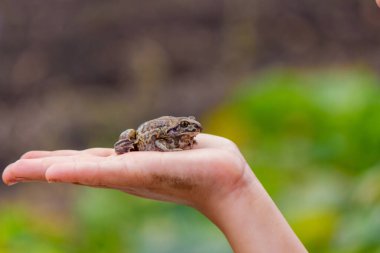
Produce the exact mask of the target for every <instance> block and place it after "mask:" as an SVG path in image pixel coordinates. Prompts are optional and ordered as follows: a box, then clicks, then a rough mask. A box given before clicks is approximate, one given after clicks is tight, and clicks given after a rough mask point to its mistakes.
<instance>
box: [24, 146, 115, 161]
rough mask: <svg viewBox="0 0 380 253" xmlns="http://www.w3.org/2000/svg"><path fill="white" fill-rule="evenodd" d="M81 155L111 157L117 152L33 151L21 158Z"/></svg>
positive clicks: (109, 149) (94, 150) (89, 150)
mask: <svg viewBox="0 0 380 253" xmlns="http://www.w3.org/2000/svg"><path fill="white" fill-rule="evenodd" d="M80 154H90V155H94V156H110V155H113V154H115V151H114V150H113V149H111V148H90V149H85V150H55V151H44V150H33V151H29V152H26V153H25V154H23V155H22V156H21V159H34V158H42V157H50V156H73V155H80Z"/></svg>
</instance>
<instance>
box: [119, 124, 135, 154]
mask: <svg viewBox="0 0 380 253" xmlns="http://www.w3.org/2000/svg"><path fill="white" fill-rule="evenodd" d="M136 143H137V138H136V130H134V129H127V130H125V131H124V132H122V133H121V134H120V137H119V140H118V141H117V142H116V143H115V145H114V148H115V152H116V154H118V155H120V154H123V153H127V152H130V151H135V150H136Z"/></svg>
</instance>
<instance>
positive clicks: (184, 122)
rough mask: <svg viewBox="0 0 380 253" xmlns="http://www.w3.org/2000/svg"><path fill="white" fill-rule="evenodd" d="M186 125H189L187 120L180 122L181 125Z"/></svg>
mask: <svg viewBox="0 0 380 253" xmlns="http://www.w3.org/2000/svg"><path fill="white" fill-rule="evenodd" d="M188 126H189V122H187V121H182V122H181V127H188Z"/></svg>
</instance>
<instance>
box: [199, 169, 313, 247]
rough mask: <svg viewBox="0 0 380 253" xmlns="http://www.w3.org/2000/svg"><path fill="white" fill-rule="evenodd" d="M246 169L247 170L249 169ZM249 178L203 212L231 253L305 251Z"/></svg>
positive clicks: (282, 218)
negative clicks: (240, 186)
mask: <svg viewBox="0 0 380 253" xmlns="http://www.w3.org/2000/svg"><path fill="white" fill-rule="evenodd" d="M249 172H250V171H249ZM249 174H250V175H248V176H252V180H249V183H248V184H247V185H246V186H244V187H242V188H241V189H236V190H235V191H234V192H232V193H231V194H229V195H228V196H226V198H225V199H223V200H221V201H219V202H218V203H217V204H216V205H214V207H213V208H212V209H209V210H206V211H205V212H204V213H205V214H206V215H207V216H208V217H209V218H210V219H211V220H212V221H213V222H214V223H215V224H216V225H217V226H218V227H219V228H220V229H221V230H222V232H223V233H224V234H225V235H226V237H227V238H228V240H229V242H230V244H231V246H232V248H233V250H234V252H235V253H252V252H292V253H294V252H307V251H306V249H305V248H304V246H303V245H302V243H301V242H300V241H299V239H298V238H297V236H296V235H295V234H294V232H293V231H292V229H291V228H290V226H289V225H288V223H287V222H286V220H285V219H284V217H283V216H282V214H281V212H280V211H279V210H278V208H277V207H276V205H275V204H274V203H273V201H272V199H271V198H270V197H269V195H268V194H267V192H266V191H265V189H264V188H263V187H262V185H261V184H260V182H259V181H258V180H257V179H256V178H255V177H254V176H253V174H251V173H249Z"/></svg>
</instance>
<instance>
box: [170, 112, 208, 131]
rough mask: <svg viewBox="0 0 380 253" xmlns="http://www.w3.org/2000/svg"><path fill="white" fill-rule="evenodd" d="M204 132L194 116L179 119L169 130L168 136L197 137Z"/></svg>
mask: <svg viewBox="0 0 380 253" xmlns="http://www.w3.org/2000/svg"><path fill="white" fill-rule="evenodd" d="M201 131H202V125H201V123H199V122H198V121H197V120H196V119H195V117H194V116H189V117H178V118H177V119H176V120H175V122H173V125H172V127H170V128H169V130H168V134H169V135H173V136H180V135H190V136H196V135H197V134H199V133H200V132H201Z"/></svg>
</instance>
